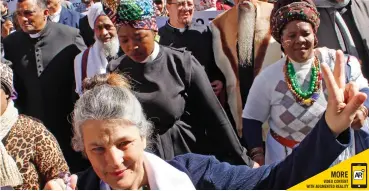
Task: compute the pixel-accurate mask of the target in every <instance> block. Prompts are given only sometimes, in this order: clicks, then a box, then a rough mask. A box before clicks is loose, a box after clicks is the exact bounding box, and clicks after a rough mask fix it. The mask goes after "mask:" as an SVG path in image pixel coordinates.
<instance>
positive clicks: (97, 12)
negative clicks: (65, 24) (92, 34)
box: [87, 2, 105, 29]
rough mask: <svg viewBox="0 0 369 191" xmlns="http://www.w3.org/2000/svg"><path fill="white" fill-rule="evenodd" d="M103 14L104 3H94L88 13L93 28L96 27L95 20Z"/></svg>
mask: <svg viewBox="0 0 369 191" xmlns="http://www.w3.org/2000/svg"><path fill="white" fill-rule="evenodd" d="M101 15H105V13H104V10H103V6H102V4H101V3H100V2H97V3H94V4H93V5H92V6H91V8H90V10H89V11H88V14H87V20H88V24H89V25H90V27H91V29H94V28H95V21H96V19H97V18H98V17H99V16H101Z"/></svg>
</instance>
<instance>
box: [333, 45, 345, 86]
mask: <svg viewBox="0 0 369 191" xmlns="http://www.w3.org/2000/svg"><path fill="white" fill-rule="evenodd" d="M333 75H334V78H335V80H336V83H337V86H338V88H341V89H343V88H344V87H345V84H346V83H345V81H346V79H345V78H346V77H345V57H344V55H343V52H342V51H341V50H337V51H336V63H335V65H334V70H333Z"/></svg>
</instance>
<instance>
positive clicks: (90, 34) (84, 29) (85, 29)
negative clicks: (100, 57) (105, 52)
mask: <svg viewBox="0 0 369 191" xmlns="http://www.w3.org/2000/svg"><path fill="white" fill-rule="evenodd" d="M79 30H80V34H81V36H82V38H83V41H85V44H86V46H87V47H90V46H92V45H93V44H94V43H95V37H94V30H92V29H91V27H90V24H88V17H87V16H84V17H82V18H81V19H80V20H79Z"/></svg>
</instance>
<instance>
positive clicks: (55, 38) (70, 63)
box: [4, 21, 86, 170]
mask: <svg viewBox="0 0 369 191" xmlns="http://www.w3.org/2000/svg"><path fill="white" fill-rule="evenodd" d="M85 48H86V46H85V44H84V43H83V40H82V38H81V36H80V35H79V31H78V30H77V29H75V28H71V27H68V26H65V25H62V24H59V23H53V22H51V21H48V23H47V24H46V26H45V28H44V29H43V30H42V31H41V32H40V37H38V38H31V37H30V36H29V34H27V33H24V32H22V31H17V32H14V33H12V34H10V35H9V36H8V37H7V38H5V39H4V52H5V58H6V59H8V60H9V61H11V62H12V63H13V65H12V68H13V71H14V86H15V89H16V91H17V92H18V99H17V100H16V101H15V104H16V107H17V108H18V110H19V112H20V113H21V114H26V115H28V116H32V117H35V118H38V119H40V120H41V121H42V122H43V123H44V124H45V126H46V127H47V128H48V129H49V130H50V131H51V132H52V133H53V134H54V135H55V137H56V138H57V140H58V142H59V144H60V146H61V148H62V150H63V152H64V155H65V157H66V159H67V162H68V163H69V165H70V167H71V169H72V170H73V168H74V166H73V164H72V163H70V162H71V161H72V160H73V159H76V158H74V157H71V155H72V154H73V153H75V152H73V150H72V148H71V144H70V143H71V136H72V132H71V124H70V122H69V121H70V120H71V117H70V114H71V112H72V111H73V106H74V102H75V100H76V98H77V95H76V94H75V92H74V90H75V87H74V86H75V82H74V58H75V56H76V55H77V54H79V53H80V52H81V51H82V50H84V49H85ZM75 154H76V155H77V156H78V157H79V158H81V156H80V154H78V153H75ZM78 157H77V158H78ZM75 161H76V162H77V161H78V160H75ZM73 162H74V161H73ZM76 165H77V166H81V165H80V164H76Z"/></svg>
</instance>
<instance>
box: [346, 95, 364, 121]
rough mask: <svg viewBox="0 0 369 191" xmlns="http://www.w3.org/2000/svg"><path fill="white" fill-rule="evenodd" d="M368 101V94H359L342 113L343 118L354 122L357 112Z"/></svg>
mask: <svg viewBox="0 0 369 191" xmlns="http://www.w3.org/2000/svg"><path fill="white" fill-rule="evenodd" d="M365 100H366V94H364V93H361V92H359V93H357V94H356V95H355V96H354V97H353V98H352V99H351V100H350V102H349V103H348V104H347V105H346V107H345V109H343V111H342V113H341V114H342V116H341V117H344V118H346V117H348V118H349V119H350V121H351V122H352V121H353V120H354V118H355V116H356V112H357V110H358V109H359V107H360V106H361V105H362V104H363V103H364V101H365Z"/></svg>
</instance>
